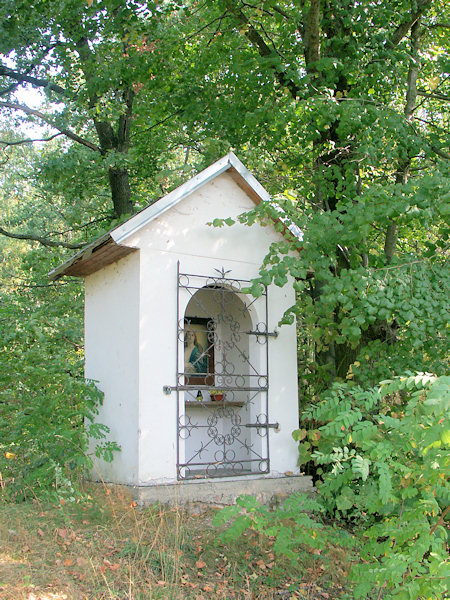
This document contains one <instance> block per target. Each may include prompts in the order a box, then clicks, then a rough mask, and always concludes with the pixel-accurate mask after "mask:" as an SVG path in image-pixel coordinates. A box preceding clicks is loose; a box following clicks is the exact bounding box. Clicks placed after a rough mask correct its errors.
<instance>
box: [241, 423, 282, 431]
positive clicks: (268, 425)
mask: <svg viewBox="0 0 450 600" xmlns="http://www.w3.org/2000/svg"><path fill="white" fill-rule="evenodd" d="M245 427H254V428H255V429H275V431H280V424H279V423H247V424H246V425H245Z"/></svg>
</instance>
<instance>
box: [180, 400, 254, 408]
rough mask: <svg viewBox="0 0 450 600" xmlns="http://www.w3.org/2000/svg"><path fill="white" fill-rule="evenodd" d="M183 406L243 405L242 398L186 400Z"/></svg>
mask: <svg viewBox="0 0 450 600" xmlns="http://www.w3.org/2000/svg"><path fill="white" fill-rule="evenodd" d="M184 404H185V406H213V407H214V406H217V407H220V406H244V404H245V402H244V401H243V400H186V401H185V403H184Z"/></svg>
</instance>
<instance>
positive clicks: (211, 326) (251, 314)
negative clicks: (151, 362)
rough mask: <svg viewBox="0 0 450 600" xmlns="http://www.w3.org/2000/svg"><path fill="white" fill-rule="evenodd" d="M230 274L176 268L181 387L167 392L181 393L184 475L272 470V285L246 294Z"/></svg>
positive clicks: (179, 428) (181, 464) (180, 456)
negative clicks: (269, 325) (269, 295)
mask: <svg viewBox="0 0 450 600" xmlns="http://www.w3.org/2000/svg"><path fill="white" fill-rule="evenodd" d="M230 273H231V271H225V270H224V269H223V268H222V269H217V270H216V274H215V275H213V276H204V275H193V274H188V273H181V272H180V270H179V268H178V299H177V348H178V355H177V373H176V385H175V386H173V387H166V388H165V389H166V391H167V393H170V391H172V390H174V391H176V396H177V407H178V409H177V431H178V453H177V454H178V463H177V470H178V478H179V479H196V478H206V477H208V478H209V477H228V476H235V475H248V474H252V473H267V472H269V470H270V463H269V433H268V431H269V428H270V427H273V425H272V424H269V422H268V389H269V378H268V341H269V339H270V338H271V337H272V336H274V334H273V333H271V332H269V331H268V329H267V290H266V289H264V291H263V294H262V295H261V297H259V298H254V297H252V296H249V295H247V294H245V288H246V287H248V286H249V284H250V282H249V281H245V280H239V279H235V278H233V277H231V276H230ZM255 315H260V317H259V320H258V322H256V320H257V317H256V316H255ZM261 315H263V318H262V319H261Z"/></svg>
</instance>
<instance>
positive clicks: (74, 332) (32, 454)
mask: <svg viewBox="0 0 450 600" xmlns="http://www.w3.org/2000/svg"><path fill="white" fill-rule="evenodd" d="M19 264H20V266H21V272H20V274H21V279H19V277H18V274H19V273H17V272H16V274H15V276H14V277H11V278H10V279H8V280H7V278H6V273H3V275H5V277H4V278H3V280H2V289H3V294H2V303H1V304H0V331H1V332H2V333H1V338H0V382H1V383H0V421H1V423H2V435H1V439H0V474H1V475H0V480H1V485H2V491H3V493H5V494H6V495H7V497H9V498H12V499H16V500H21V499H24V498H29V497H36V496H46V497H47V498H51V499H59V498H65V499H70V500H72V499H74V497H75V496H76V495H77V494H79V491H78V486H77V483H78V479H79V477H80V475H82V474H83V473H85V471H86V470H87V469H90V468H91V467H92V459H91V453H92V452H95V453H96V454H97V455H98V456H102V457H103V458H104V459H105V460H112V456H113V452H114V451H116V450H118V448H117V445H116V444H115V443H113V442H108V441H106V440H105V436H106V433H107V431H108V429H107V428H106V427H105V426H102V425H101V424H98V423H95V422H94V421H93V419H94V416H95V415H96V414H97V412H98V411H97V407H98V405H99V403H101V401H102V395H101V393H100V392H99V390H98V389H97V388H96V387H95V384H94V382H86V381H85V379H84V377H83V349H82V346H81V344H80V338H81V333H82V332H81V330H80V322H81V308H82V302H81V301H82V294H81V289H80V285H79V284H78V283H75V282H72V283H68V284H55V285H54V286H50V287H49V286H48V284H47V283H45V284H42V283H39V282H42V281H43V277H44V274H45V272H46V270H47V269H48V267H49V261H47V260H45V261H43V259H42V254H41V253H37V254H33V253H32V252H29V253H28V254H27V255H25V260H24V261H19ZM24 280H26V282H27V283H23V281H24ZM89 437H91V438H93V439H95V440H96V444H97V446H96V447H95V444H94V445H93V446H92V445H91V447H89V441H88V438H89Z"/></svg>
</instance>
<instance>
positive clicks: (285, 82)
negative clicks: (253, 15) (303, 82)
mask: <svg viewBox="0 0 450 600" xmlns="http://www.w3.org/2000/svg"><path fill="white" fill-rule="evenodd" d="M225 5H226V7H227V10H228V12H230V13H231V14H232V15H234V16H235V17H236V19H237V20H238V21H239V22H240V23H241V24H242V25H244V26H245V36H246V37H247V38H248V40H249V41H250V42H251V44H253V46H255V47H256V48H257V50H258V52H259V54H260V56H262V57H264V58H268V57H269V56H273V51H272V50H271V49H270V48H269V46H268V45H267V44H266V42H265V41H264V39H263V37H262V36H261V34H260V33H259V32H258V31H257V30H256V29H255V28H254V27H253V25H252V24H251V23H250V21H249V19H248V18H247V17H246V16H245V14H244V13H243V12H242V10H241V9H240V8H238V7H237V6H236V3H235V1H234V0H225ZM272 68H273V71H274V73H275V77H276V78H277V80H278V82H279V84H280V85H281V86H282V87H285V88H287V89H288V90H289V92H290V94H291V96H292V97H293V98H294V100H295V99H296V98H297V95H298V91H299V90H298V87H297V86H296V85H295V83H294V82H293V81H292V79H289V77H287V76H286V73H285V71H284V70H280V69H279V68H277V67H276V66H273V67H272Z"/></svg>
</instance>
